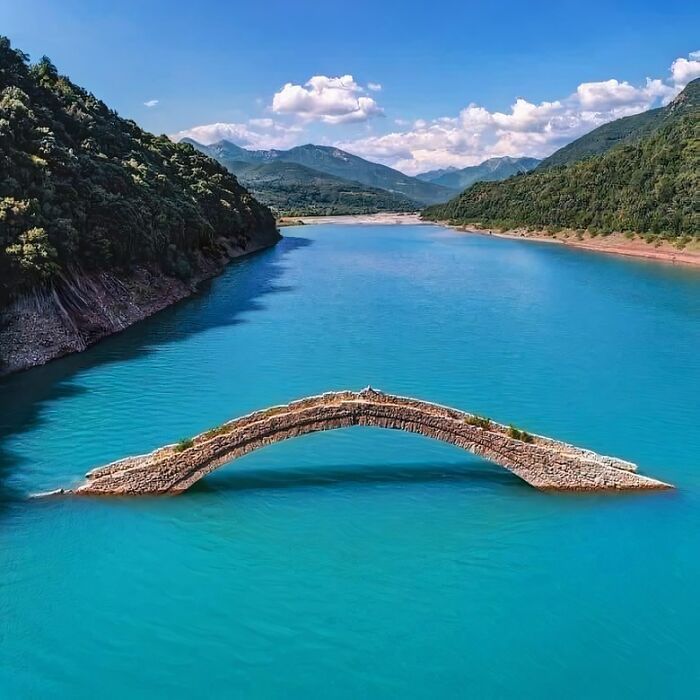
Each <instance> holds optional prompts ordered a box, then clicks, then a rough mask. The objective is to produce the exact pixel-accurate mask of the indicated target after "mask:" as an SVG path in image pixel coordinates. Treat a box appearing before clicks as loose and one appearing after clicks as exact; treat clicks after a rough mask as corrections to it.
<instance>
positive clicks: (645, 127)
mask: <svg viewBox="0 0 700 700" xmlns="http://www.w3.org/2000/svg"><path fill="white" fill-rule="evenodd" d="M699 144H700V78H697V79H695V80H693V81H692V82H690V83H688V85H687V86H686V87H685V89H684V90H683V91H682V92H681V93H680V94H679V95H678V96H677V97H676V98H675V99H674V100H673V101H672V102H671V103H670V104H668V105H667V106H665V107H662V108H660V109H655V110H650V111H648V112H644V113H642V114H638V115H635V116H633V117H625V118H623V119H618V120H616V121H614V122H611V123H609V124H606V125H604V126H602V127H599V128H598V129H595V130H594V131H592V132H590V133H589V134H586V135H585V136H583V137H581V138H579V139H578V140H576V141H574V142H572V143H571V144H569V145H567V146H565V147H564V148H562V149H560V150H559V151H557V152H556V153H554V154H553V155H552V156H550V157H549V158H547V159H545V160H544V161H543V162H542V163H541V164H540V165H539V167H538V168H536V169H535V170H534V171H532V172H530V173H527V174H524V175H520V176H517V177H513V178H510V179H508V180H506V181H504V182H479V183H476V184H474V185H473V186H472V187H470V188H469V189H467V190H466V191H465V192H463V193H462V194H461V195H459V196H458V197H455V198H454V199H452V200H451V201H449V202H448V203H446V204H443V205H436V206H432V207H428V208H427V209H426V210H425V211H424V214H423V215H424V217H425V218H427V219H431V220H450V221H452V222H455V223H462V224H474V223H480V224H482V225H487V226H495V227H501V228H514V227H518V226H529V227H534V228H545V227H552V228H573V229H586V230H588V231H591V232H592V233H604V234H605V233H610V232H613V231H629V232H635V233H652V234H663V235H667V236H687V235H689V236H693V235H698V234H699V233H700V205H699V199H698V193H699V192H700V145H699Z"/></svg>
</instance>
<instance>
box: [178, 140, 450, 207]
mask: <svg viewBox="0 0 700 700" xmlns="http://www.w3.org/2000/svg"><path fill="white" fill-rule="evenodd" d="M182 142H184V143H189V144H190V145H192V146H194V147H195V148H197V149H198V150H200V151H202V152H203V153H206V154H207V155H208V156H211V157H212V158H215V159H216V160H218V161H219V162H220V163H221V164H222V165H223V166H225V167H226V168H228V170H230V171H231V172H232V173H234V174H235V175H236V176H237V177H238V178H239V179H240V180H241V182H242V183H244V184H250V186H251V189H252V190H253V191H254V192H255V191H256V187H258V186H259V184H260V176H261V175H262V176H263V177H264V178H265V179H266V180H267V183H268V186H267V187H266V188H264V189H261V190H258V192H259V193H260V196H261V200H262V201H264V202H265V203H269V204H270V205H271V206H275V205H274V204H273V201H272V200H274V199H278V200H279V199H280V197H279V193H276V192H273V191H272V190H275V189H276V185H273V184H272V183H273V182H274V181H275V180H278V181H282V182H284V186H285V187H287V188H289V187H291V186H294V187H295V188H296V191H297V192H302V190H303V189H304V188H305V187H308V186H309V185H308V178H309V177H311V178H312V180H313V181H314V182H315V183H316V184H317V185H318V184H322V185H323V186H324V188H326V189H327V191H329V192H330V191H334V190H335V191H338V192H340V191H341V190H342V188H343V187H346V188H347V189H348V192H354V193H356V192H358V191H362V192H363V193H364V194H363V197H364V198H365V201H366V202H367V204H368V208H367V209H366V210H365V211H364V212H362V213H366V212H369V211H381V210H386V209H384V207H389V208H397V209H398V210H400V211H408V210H411V209H413V210H417V209H420V208H421V207H422V206H425V205H426V204H433V203H435V202H445V201H447V200H448V199H449V198H450V197H453V196H454V195H455V193H456V191H455V190H454V189H452V188H448V187H444V186H442V185H438V184H433V183H430V182H423V181H422V180H418V179H417V178H414V177H411V176H409V175H405V174H404V173H402V172H399V171H398V170H394V169H393V168H389V167H388V166H386V165H381V164H379V163H372V162H371V161H368V160H365V159H364V158H360V157H359V156H355V155H352V154H351V153H347V152H346V151H342V150H340V149H339V148H334V147H331V146H316V145H313V144H307V145H305V146H296V147H295V148H290V149H289V150H286V151H285V150H277V149H271V150H267V151H253V150H248V149H245V148H241V147H240V146H237V145H236V144H234V143H231V142H230V141H226V140H222V141H219V142H217V143H214V144H211V145H203V144H200V143H197V142H196V141H193V140H192V139H183V140H182V141H181V143H182ZM289 163H294V164H296V165H300V166H304V167H305V168H307V169H310V170H311V171H315V172H314V173H311V172H309V170H300V169H298V170H292V169H290V168H288V167H286V165H285V164H289ZM244 164H249V165H250V164H254V165H265V166H267V167H266V168H265V169H263V170H258V171H254V170H251V169H250V168H246V167H244ZM295 174H296V175H298V176H299V178H298V179H296V180H295V179H294V175H295ZM321 175H326V176H331V178H333V179H327V178H326V179H324V178H322V177H321ZM358 185H359V186H364V188H365V189H364V190H363V189H362V187H360V190H358ZM271 188H272V190H271ZM366 188H370V189H366ZM382 190H383V191H384V192H383V194H382V193H381V192H380V191H382ZM324 196H325V195H324ZM343 196H344V198H345V200H347V199H348V198H349V197H350V195H348V196H345V195H343ZM282 199H285V194H284V193H282ZM303 199H304V201H307V202H308V201H310V200H311V199H313V195H312V194H309V196H308V197H304V198H303ZM302 204H303V202H302V201H301V200H299V201H297V199H296V198H294V197H292V198H287V199H286V205H285V206H286V211H285V210H284V209H283V210H282V213H288V212H289V210H293V211H294V210H303V211H300V212H299V213H304V212H305V211H307V210H306V208H305V206H301V205H302ZM335 208H336V209H338V208H339V207H337V206H336V207H335ZM316 209H318V207H316ZM351 209H353V210H348V211H342V212H341V211H337V212H333V213H361V212H360V211H355V209H357V207H352V208H351ZM309 213H310V212H309ZM314 213H316V212H314Z"/></svg>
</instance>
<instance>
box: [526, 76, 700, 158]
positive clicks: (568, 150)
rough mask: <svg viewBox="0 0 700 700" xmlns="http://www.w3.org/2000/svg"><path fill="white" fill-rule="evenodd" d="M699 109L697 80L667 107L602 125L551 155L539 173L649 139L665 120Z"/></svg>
mask: <svg viewBox="0 0 700 700" xmlns="http://www.w3.org/2000/svg"><path fill="white" fill-rule="evenodd" d="M698 106H700V80H694V81H692V82H691V83H689V84H688V85H687V86H686V88H685V90H683V92H682V93H681V94H680V95H678V97H676V99H675V100H673V101H672V102H671V103H670V104H668V105H667V106H666V107H660V108H659V109H650V110H648V111H647V112H642V113H641V114H634V115H632V116H631V117H623V118H622V119H616V120H615V121H612V122H608V123H607V124H603V125H602V126H599V127H598V128H597V129H593V131H591V132H589V133H588V134H585V135H584V136H582V137H581V138H579V139H576V141H572V142H571V143H570V144H568V145H566V146H564V147H563V148H560V149H559V150H558V151H555V152H554V153H552V155H551V156H549V157H548V158H545V159H544V160H543V161H542V162H541V163H540V165H539V169H540V170H546V169H547V168H553V167H557V166H560V165H570V164H571V163H575V162H576V161H579V160H583V159H584V158H589V157H590V156H597V155H600V154H602V153H605V152H606V151H609V150H610V149H611V148H614V147H615V146H618V145H620V144H622V143H630V142H632V141H637V140H639V139H642V138H644V137H645V136H649V135H650V134H651V133H653V132H654V130H656V129H658V128H659V127H661V126H663V124H664V123H665V121H666V120H667V119H671V118H673V117H674V116H675V115H677V114H678V113H679V112H684V111H686V110H688V109H693V108H697V107H698Z"/></svg>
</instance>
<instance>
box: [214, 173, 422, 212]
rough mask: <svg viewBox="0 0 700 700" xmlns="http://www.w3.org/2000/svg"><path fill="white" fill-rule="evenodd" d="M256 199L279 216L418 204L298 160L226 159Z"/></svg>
mask: <svg viewBox="0 0 700 700" xmlns="http://www.w3.org/2000/svg"><path fill="white" fill-rule="evenodd" d="M227 167H228V169H229V170H230V171H231V172H232V173H234V174H235V175H236V177H237V178H238V180H239V182H241V183H242V184H243V185H245V186H246V187H247V188H248V189H249V190H250V191H251V192H252V193H253V195H254V196H255V197H256V199H258V200H259V201H261V202H263V203H264V204H267V206H269V207H270V208H271V209H272V210H273V211H274V212H275V213H276V214H278V215H280V216H332V215H337V214H373V213H376V212H380V211H417V210H418V209H419V208H420V206H419V205H418V204H417V203H416V202H414V201H413V200H412V199H409V198H408V197H405V196H404V195H402V194H399V193H396V192H387V191H386V190H382V189H379V188H378V187H369V186H367V185H363V184H361V183H359V182H352V181H350V180H346V179H344V178H341V177H335V176H334V175H328V174H326V173H322V172H320V171H318V170H313V169H312V168H307V167H306V166H304V165H299V164H298V163H288V162H286V161H278V160H275V161H271V162H267V163H244V162H241V161H234V162H228V163H227Z"/></svg>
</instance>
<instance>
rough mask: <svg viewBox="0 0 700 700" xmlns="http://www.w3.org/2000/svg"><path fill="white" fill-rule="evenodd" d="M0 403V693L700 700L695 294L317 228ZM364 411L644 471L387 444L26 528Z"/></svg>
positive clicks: (374, 434) (215, 477)
mask: <svg viewBox="0 0 700 700" xmlns="http://www.w3.org/2000/svg"><path fill="white" fill-rule="evenodd" d="M285 234H286V235H287V238H285V240H283V241H282V242H281V243H280V244H279V245H278V246H277V247H276V248H274V249H273V250H268V251H264V252H262V253H260V254H258V255H255V256H253V257H251V258H249V259H246V260H243V261H241V262H239V263H237V264H234V265H232V266H231V267H230V268H229V270H228V271H227V272H226V274H225V275H223V276H222V277H221V278H219V279H217V280H215V281H213V282H212V283H211V285H209V286H208V287H207V288H206V289H205V290H203V292H202V293H201V294H200V295H198V296H197V297H196V298H193V299H191V300H189V301H187V302H184V303H182V304H180V305H178V306H177V307H175V308H173V309H170V310H168V311H165V312H164V313H162V314H160V315H158V316H157V317H155V318H152V319H149V320H147V321H145V322H144V323H142V324H140V325H138V326H137V327H134V328H131V329H129V330H127V331H126V332H124V333H123V334H121V335H119V336H116V337H113V338H110V339H108V340H107V341H105V342H103V343H102V344H100V345H99V346H97V347H95V348H93V349H91V350H90V351H88V352H86V353H84V354H82V355H78V356H73V357H69V358H66V359H63V360H60V361H58V362H55V363H52V364H51V365H49V366H47V367H44V368H39V369H36V370H33V371H31V372H28V373H25V374H22V375H18V376H15V377H12V378H10V379H9V380H5V381H4V382H2V383H0V440H1V442H0V696H2V697H7V698H35V697H42V698H44V697H46V698H48V697H50V698H94V697H100V698H121V697H132V698H136V697H168V698H189V697H213V698H224V697H255V698H310V697H333V698H375V697H392V698H394V697H404V698H435V697H455V698H457V697H458V698H463V697H484V696H488V697H518V698H542V697H562V694H564V695H565V696H566V697H567V698H591V697H596V698H619V697H645V698H646V697H650V698H651V697H665V698H681V697H689V696H691V695H694V694H695V693H696V691H697V687H698V684H699V683H700V665H699V664H698V662H697V659H698V654H699V652H700V642H699V641H698V628H699V626H700V605H699V604H698V582H699V581H700V451H699V449H698V445H700V420H699V418H700V399H699V398H698V397H699V396H700V353H699V352H698V350H699V348H700V273H698V272H697V271H692V270H683V269H678V268H673V267H667V266H663V265H660V264H653V263H645V262H639V261H631V260H624V259H618V258H613V257H606V256H602V255H598V254H594V253H587V252H581V251H570V250H566V249H563V248H561V247H557V246H552V245H536V244H532V243H525V242H520V241H505V240H493V239H490V238H488V237H471V236H462V235H459V234H455V233H453V232H451V231H447V230H445V229H441V228H438V227H431V226H341V225H335V226H315V227H311V226H307V227H299V228H293V229H285ZM366 384H372V385H373V386H375V387H378V388H382V389H385V390H387V391H392V392H396V393H400V394H407V395H411V396H417V397H421V398H426V399H429V400H433V401H438V402H441V403H445V404H448V405H451V406H455V407H459V408H464V409H466V410H470V411H475V412H477V413H481V414H485V415H489V416H492V417H493V418H496V419H498V420H500V421H503V422H514V423H517V424H518V425H522V426H524V427H526V428H527V429H529V430H531V431H534V432H538V433H543V434H546V435H551V436H554V437H557V438H561V439H564V440H568V441H571V442H575V443H577V444H580V445H584V446H587V447H590V448H592V449H595V450H598V451H600V452H604V453H609V454H614V455H617V456H620V457H623V458H626V459H630V460H632V461H635V462H637V463H638V464H639V465H640V467H641V470H642V471H643V472H644V473H647V474H649V475H652V476H655V477H658V478H661V479H663V480H666V481H671V482H673V483H675V484H677V486H678V487H679V488H678V490H677V491H675V492H672V493H656V494H627V495H610V494H603V495H600V494H599V495H553V494H542V493H539V492H537V491H536V490H534V489H532V488H530V487H528V486H527V485H525V484H524V483H522V482H520V481H519V480H518V479H517V478H516V477H514V476H513V475H511V474H509V473H508V472H506V471H505V470H502V469H499V468H498V467H495V466H492V465H490V464H488V463H486V462H483V461H481V460H479V459H477V458H476V457H473V456H472V455H470V454H467V453H465V452H462V451H460V450H458V449H456V448H454V447H451V446H447V445H444V444H442V443H437V442H433V441H430V440H426V439H424V438H421V437H419V436H415V435H408V434H402V433H398V432H394V431H383V430H378V429H371V428H351V429H348V430H342V431H335V432H329V433H324V434H316V435H310V436H306V437H304V438H299V439H297V440H290V441H287V442H285V443H282V444H278V445H275V446H272V447H269V448H267V449H265V450H261V451H258V452H256V453H254V454H252V455H249V456H247V457H245V458H244V459H241V460H239V461H237V462H236V463H235V464H234V465H231V466H229V467H226V468H222V469H220V470H219V471H217V472H215V473H214V474H212V475H210V476H209V477H207V478H206V479H205V480H203V481H202V482H200V483H199V484H198V485H197V486H196V487H195V488H193V489H192V490H191V491H190V492H188V493H186V494H183V495H182V496H178V497H172V498H143V499H113V500H90V499H65V500H60V499H58V500H44V501H41V500H29V499H28V495H29V494H31V493H33V492H37V491H43V490H47V489H53V488H57V487H60V486H70V485H72V484H74V483H76V482H78V481H79V480H80V478H81V476H82V475H83V474H84V472H85V471H87V470H88V469H89V468H91V467H93V466H96V465H100V464H104V463H106V462H108V461H110V460H113V459H116V458H119V457H122V456H125V455H128V454H136V453H143V452H145V451H148V450H151V449H153V448H155V447H157V446H160V445H161V444H164V443H166V442H172V441H174V440H177V439H179V438H182V437H185V436H188V435H191V434H193V433H197V432H200V431H202V430H203V429H205V428H207V427H210V426H213V425H216V424H219V423H221V422H222V421H224V420H226V419H229V418H232V417H235V416H237V415H240V414H243V413H246V412H248V411H250V410H252V409H256V408H262V407H266V406H269V405H273V404H277V403H282V402H286V401H288V400H290V399H293V398H297V397H301V396H305V395H308V394H312V393H316V392H321V391H324V390H329V389H341V388H361V387H363V386H365V385H366Z"/></svg>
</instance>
